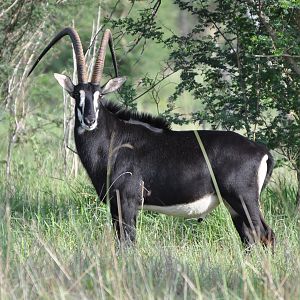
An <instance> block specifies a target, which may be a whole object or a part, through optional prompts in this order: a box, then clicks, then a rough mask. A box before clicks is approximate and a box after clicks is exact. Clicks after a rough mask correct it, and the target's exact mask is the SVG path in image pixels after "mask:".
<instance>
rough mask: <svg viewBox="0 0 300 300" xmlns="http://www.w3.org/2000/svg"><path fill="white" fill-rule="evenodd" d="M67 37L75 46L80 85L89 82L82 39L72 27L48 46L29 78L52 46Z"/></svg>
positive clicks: (63, 31) (58, 35)
mask: <svg viewBox="0 0 300 300" xmlns="http://www.w3.org/2000/svg"><path fill="white" fill-rule="evenodd" d="M66 35H68V36H69V37H70V38H71V41H72V44H73V48H74V52H75V56H76V65H77V75H78V83H87V82H88V78H87V72H86V66H85V57H84V54H83V48H82V44H81V41H80V37H79V35H78V33H77V31H76V30H75V29H73V28H71V27H67V28H65V29H63V30H62V31H60V32H59V33H58V34H57V35H56V36H55V37H54V38H53V39H52V41H51V42H50V43H49V44H48V46H47V47H46V48H45V49H44V50H43V52H42V53H41V54H40V56H39V57H38V59H37V60H36V61H35V63H34V65H33V66H32V67H31V69H30V71H29V73H28V75H27V76H29V75H30V74H31V72H32V71H33V70H34V69H35V67H36V66H37V64H38V63H39V62H40V60H41V59H42V58H43V56H44V55H45V54H46V53H47V52H48V51H49V50H50V49H51V48H52V46H53V45H55V44H56V43H57V42H58V41H59V40H60V39H61V38H62V37H64V36H66Z"/></svg>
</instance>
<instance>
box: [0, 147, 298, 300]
mask: <svg viewBox="0 0 300 300" xmlns="http://www.w3.org/2000/svg"><path fill="white" fill-rule="evenodd" d="M17 152H18V151H17ZM16 155H19V154H18V153H17V154H16ZM47 158H48V163H44V164H43V165H42V166H47V168H45V169H41V168H40V167H39V166H40V162H39V160H35V161H36V163H35V164H33V163H31V165H25V166H23V168H20V167H18V164H22V165H24V161H26V160H21V159H20V160H15V161H19V163H18V164H17V163H15V168H14V169H15V173H14V177H13V178H14V185H13V186H11V187H10V188H9V189H7V188H6V186H5V182H4V176H3V174H1V186H0V197H1V207H0V213H1V221H0V226H1V227H0V235H1V239H0V241H1V248H0V251H1V252H0V253H1V264H0V297H1V299H22V298H23V299H35V298H38V299H299V298H300V286H299V284H297V282H299V276H300V240H299V236H300V235H299V233H300V230H299V227H300V226H299V225H300V223H299V222H300V221H299V217H298V216H297V215H296V214H295V209H294V207H295V204H294V203H293V201H294V200H293V199H294V196H295V189H294V187H293V186H292V185H290V184H289V183H287V182H285V181H283V180H277V181H275V182H274V183H273V184H272V187H271V188H270V189H268V190H266V191H265V192H264V194H263V201H262V205H263V210H264V214H265V216H266V220H267V222H268V223H269V224H270V225H271V227H272V228H273V229H274V231H275V233H276V235H277V247H276V250H275V253H274V255H272V253H271V251H268V250H264V249H262V248H261V247H260V246H257V247H255V248H254V249H253V250H252V252H251V253H250V254H246V253H245V252H244V250H243V248H242V246H241V244H240V241H239V238H238V236H237V234H236V232H235V229H234V227H233V225H232V222H231V219H230V217H229V214H228V212H227V211H226V209H225V208H224V207H223V206H219V207H218V208H217V209H216V210H215V211H214V212H213V213H212V214H211V215H210V216H209V217H208V218H207V219H205V221H204V222H202V223H201V224H199V223H198V222H197V221H195V220H183V219H179V218H172V217H167V216H164V215H158V214H154V213H145V212H142V213H141V214H140V216H139V222H138V239H137V243H136V246H135V247H132V248H130V249H125V250H124V249H120V248H119V247H118V245H117V243H116V241H115V239H114V234H113V232H112V230H111V226H110V217H109V215H108V214H107V208H106V206H105V205H101V204H100V203H99V202H98V201H97V197H96V194H95V192H94V190H93V188H92V187H91V185H90V184H89V182H88V180H87V178H86V176H85V175H82V174H81V175H80V176H79V177H78V178H77V179H72V178H71V179H64V178H63V177H62V175H60V174H61V166H60V165H61V164H59V161H58V160H57V157H56V156H55V155H53V154H49V155H48V157H47ZM61 160H62V159H61ZM46 161H47V159H45V162H46ZM30 166H31V167H32V169H31V171H30V172H29V171H26V172H25V170H27V168H28V167H30ZM34 166H36V169H35V168H34ZM58 178H60V179H58ZM61 179H63V180H61Z"/></svg>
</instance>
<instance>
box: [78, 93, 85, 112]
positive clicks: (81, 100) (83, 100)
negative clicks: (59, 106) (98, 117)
mask: <svg viewBox="0 0 300 300" xmlns="http://www.w3.org/2000/svg"><path fill="white" fill-rule="evenodd" d="M79 94H80V102H79V106H80V107H81V108H82V112H84V104H85V91H83V90H80V91H79Z"/></svg>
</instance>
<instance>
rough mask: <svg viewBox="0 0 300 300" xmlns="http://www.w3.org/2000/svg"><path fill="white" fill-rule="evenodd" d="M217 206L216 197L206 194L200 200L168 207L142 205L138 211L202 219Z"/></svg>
mask: <svg viewBox="0 0 300 300" xmlns="http://www.w3.org/2000/svg"><path fill="white" fill-rule="evenodd" d="M218 204H219V200H218V198H217V196H216V195H214V194H208V195H205V196H203V197H202V198H200V199H198V200H195V201H193V202H190V203H184V204H177V205H170V206H156V205H144V206H143V207H140V209H145V210H151V211H155V212H158V213H162V214H166V215H171V216H177V217H185V218H197V219H198V218H204V217H205V216H206V215H207V214H209V213H210V212H211V211H212V210H213V209H214V208H216V207H217V206H218Z"/></svg>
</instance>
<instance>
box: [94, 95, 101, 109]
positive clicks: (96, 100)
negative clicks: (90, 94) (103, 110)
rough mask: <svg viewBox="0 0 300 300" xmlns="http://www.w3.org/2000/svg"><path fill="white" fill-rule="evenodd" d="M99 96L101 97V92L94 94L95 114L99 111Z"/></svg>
mask: <svg viewBox="0 0 300 300" xmlns="http://www.w3.org/2000/svg"><path fill="white" fill-rule="evenodd" d="M99 95H100V92H99V91H96V92H95V93H94V98H93V102H94V110H95V112H96V111H97V109H98V99H99Z"/></svg>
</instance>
